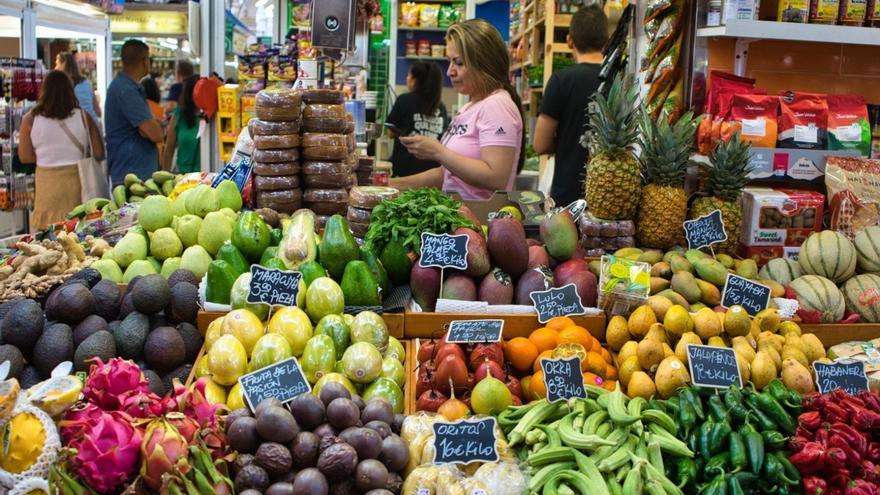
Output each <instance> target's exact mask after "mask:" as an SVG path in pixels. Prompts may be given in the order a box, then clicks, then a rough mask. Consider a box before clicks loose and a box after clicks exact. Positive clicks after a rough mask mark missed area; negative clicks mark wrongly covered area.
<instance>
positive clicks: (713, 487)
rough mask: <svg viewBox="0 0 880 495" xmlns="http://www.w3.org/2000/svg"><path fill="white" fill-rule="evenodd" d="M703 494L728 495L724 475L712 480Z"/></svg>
mask: <svg viewBox="0 0 880 495" xmlns="http://www.w3.org/2000/svg"><path fill="white" fill-rule="evenodd" d="M701 493H702V494H703V495H727V480H725V478H724V473H722V474H719V475H718V476H716V477H715V478H714V479H712V481H710V482H709V484H708V485H706V486H705V488H703V490H702V491H701Z"/></svg>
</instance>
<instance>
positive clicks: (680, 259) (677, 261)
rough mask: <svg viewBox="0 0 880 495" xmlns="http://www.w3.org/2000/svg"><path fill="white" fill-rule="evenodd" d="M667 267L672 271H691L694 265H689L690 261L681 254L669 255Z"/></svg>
mask: <svg viewBox="0 0 880 495" xmlns="http://www.w3.org/2000/svg"><path fill="white" fill-rule="evenodd" d="M669 267H670V268H672V273H676V272H682V271H684V272H691V273H693V271H694V267H693V265H691V262H690V261H688V260H687V258H685V257H684V256H682V255H678V256H673V257H671V258H670V259H669Z"/></svg>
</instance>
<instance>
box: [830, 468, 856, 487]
mask: <svg viewBox="0 0 880 495" xmlns="http://www.w3.org/2000/svg"><path fill="white" fill-rule="evenodd" d="M850 481H852V473H850V471H849V469H838V470H837V471H831V474H830V476H828V488H845V487H846V485H847V484H848V483H849V482H850Z"/></svg>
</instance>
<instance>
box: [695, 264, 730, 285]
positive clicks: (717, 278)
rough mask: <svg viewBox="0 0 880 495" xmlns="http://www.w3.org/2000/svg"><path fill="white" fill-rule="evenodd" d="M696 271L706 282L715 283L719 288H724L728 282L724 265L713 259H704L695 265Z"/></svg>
mask: <svg viewBox="0 0 880 495" xmlns="http://www.w3.org/2000/svg"><path fill="white" fill-rule="evenodd" d="M694 270H696V272H697V275H698V276H699V277H700V278H701V279H703V280H705V281H706V282H710V283H713V284H715V285H717V286H718V287H723V286H724V282H726V281H727V269H726V268H724V265H722V264H721V263H719V262H717V261H715V260H713V259H712V258H703V259H701V260H697V262H696V263H694Z"/></svg>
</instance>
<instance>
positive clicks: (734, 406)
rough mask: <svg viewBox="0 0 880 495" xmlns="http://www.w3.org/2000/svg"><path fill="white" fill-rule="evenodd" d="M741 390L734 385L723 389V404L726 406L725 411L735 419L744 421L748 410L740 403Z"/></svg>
mask: <svg viewBox="0 0 880 495" xmlns="http://www.w3.org/2000/svg"><path fill="white" fill-rule="evenodd" d="M742 398H743V397H742V392H740V390H739V389H738V388H736V387H733V386H731V387H730V388H728V389H727V390H725V391H724V405H725V406H727V412H728V413H730V416H731V417H733V418H734V419H735V420H737V421H740V422H742V421H745V420H746V416H747V415H748V411H746V408H745V407H743V405H742Z"/></svg>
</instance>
